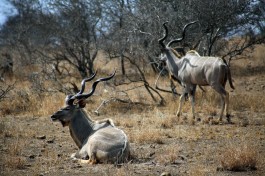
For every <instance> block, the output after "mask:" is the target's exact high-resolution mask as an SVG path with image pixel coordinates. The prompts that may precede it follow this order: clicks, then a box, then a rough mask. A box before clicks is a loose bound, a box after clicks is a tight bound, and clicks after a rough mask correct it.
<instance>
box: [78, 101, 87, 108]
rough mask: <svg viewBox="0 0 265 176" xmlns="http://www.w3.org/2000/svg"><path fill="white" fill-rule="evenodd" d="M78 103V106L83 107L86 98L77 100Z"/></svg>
mask: <svg viewBox="0 0 265 176" xmlns="http://www.w3.org/2000/svg"><path fill="white" fill-rule="evenodd" d="M78 105H79V107H80V108H84V107H85V106H86V100H79V101H78Z"/></svg>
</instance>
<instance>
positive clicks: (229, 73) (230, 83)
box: [227, 66, 235, 89]
mask: <svg viewBox="0 0 265 176" xmlns="http://www.w3.org/2000/svg"><path fill="white" fill-rule="evenodd" d="M227 73H228V75H227V76H228V81H229V85H230V87H231V88H232V89H235V87H234V85H233V82H232V76H231V71H230V68H229V66H228V71H227Z"/></svg>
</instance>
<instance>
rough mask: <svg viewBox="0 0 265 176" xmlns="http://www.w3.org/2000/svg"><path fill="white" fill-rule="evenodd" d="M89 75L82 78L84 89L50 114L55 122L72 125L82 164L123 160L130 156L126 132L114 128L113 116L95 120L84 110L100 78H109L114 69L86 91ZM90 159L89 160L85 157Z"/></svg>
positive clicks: (74, 156) (71, 128)
mask: <svg viewBox="0 0 265 176" xmlns="http://www.w3.org/2000/svg"><path fill="white" fill-rule="evenodd" d="M95 75H96V73H95V74H94V75H93V76H91V77H90V78H86V79H84V80H83V81H82V83H81V84H82V87H81V90H80V91H79V92H78V93H77V94H75V95H68V96H67V97H66V100H65V102H66V107H64V108H62V109H61V110H59V111H57V112H56V113H54V114H53V115H52V116H51V119H52V121H60V122H61V124H62V125H63V126H69V131H70V134H71V137H72V138H73V140H74V142H75V143H76V145H77V146H78V148H79V149H80V150H79V151H78V152H77V153H75V154H74V155H72V157H73V158H74V159H79V160H80V161H81V162H83V163H90V164H96V163H121V162H125V161H127V159H128V157H129V142H128V138H127V136H126V134H125V133H124V132H123V131H122V130H121V129H119V128H117V127H115V126H114V124H113V122H112V120H111V119H106V120H102V121H100V122H95V121H93V120H92V119H91V118H90V117H89V116H88V115H87V114H86V112H85V111H84V110H83V108H84V107H85V105H86V99H87V98H89V97H90V96H92V95H93V93H94V91H95V89H96V86H97V84H98V83H99V82H101V81H107V80H110V79H111V78H112V77H113V76H114V75H115V72H114V73H113V74H112V75H111V76H109V77H107V78H100V79H98V80H96V81H95V82H94V83H93V85H92V90H91V91H90V92H89V93H83V92H84V89H85V83H86V82H87V81H90V80H92V79H93V78H94V77H95ZM85 159H89V160H85Z"/></svg>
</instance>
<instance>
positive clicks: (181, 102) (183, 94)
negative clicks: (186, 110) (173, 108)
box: [177, 93, 185, 117]
mask: <svg viewBox="0 0 265 176" xmlns="http://www.w3.org/2000/svg"><path fill="white" fill-rule="evenodd" d="M184 100H185V93H182V94H181V96H180V98H179V107H178V111H177V116H178V117H179V116H180V113H181V109H182V105H183V102H184Z"/></svg>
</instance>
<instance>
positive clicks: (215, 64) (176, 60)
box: [158, 22, 234, 122]
mask: <svg viewBox="0 0 265 176" xmlns="http://www.w3.org/2000/svg"><path fill="white" fill-rule="evenodd" d="M194 23H196V22H192V23H189V24H187V25H185V27H184V28H183V31H182V37H181V38H178V39H173V40H171V41H170V42H169V43H168V44H167V45H165V44H164V40H165V39H166V38H167V36H168V28H167V26H166V23H164V24H163V26H164V30H165V34H164V36H163V37H162V38H161V39H159V40H158V42H159V44H160V46H161V47H162V49H161V51H162V54H161V61H163V62H166V65H167V67H168V70H169V71H170V73H171V74H172V75H173V76H174V77H175V78H176V79H177V80H179V81H180V82H181V84H182V86H183V88H184V91H183V93H182V95H181V96H180V102H179V107H178V111H177V116H180V113H181V108H182V104H183V101H184V99H185V94H187V93H188V94H189V95H190V97H191V105H192V115H193V118H195V113H194V104H195V91H196V86H197V85H199V86H207V85H209V86H211V87H212V88H213V89H214V90H215V91H216V92H218V93H219V94H220V95H221V102H222V107H221V113H220V118H219V121H220V122H221V121H222V117H223V112H224V109H225V112H226V117H227V120H228V122H230V118H229V117H230V114H229V93H228V92H227V91H226V90H225V84H226V81H227V79H228V81H229V84H230V87H231V88H232V89H234V86H233V84H232V79H231V73H230V69H229V66H228V65H227V64H226V62H225V61H224V60H223V59H221V58H219V57H201V56H200V55H199V54H197V53H196V52H194V51H193V52H187V53H186V54H185V55H184V56H182V57H178V56H179V54H178V53H177V52H176V51H175V50H173V49H172V48H171V45H172V44H173V43H177V42H181V41H182V40H183V39H184V37H185V31H186V29H187V27H188V26H190V25H192V24H194Z"/></svg>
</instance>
